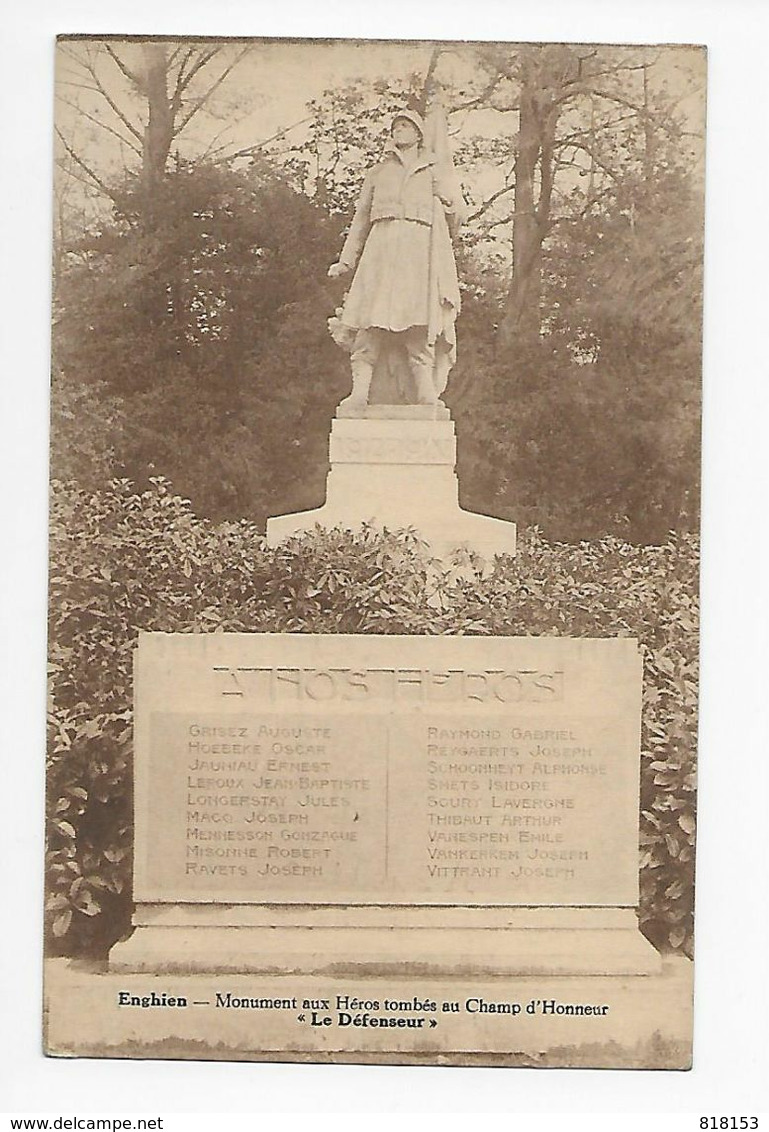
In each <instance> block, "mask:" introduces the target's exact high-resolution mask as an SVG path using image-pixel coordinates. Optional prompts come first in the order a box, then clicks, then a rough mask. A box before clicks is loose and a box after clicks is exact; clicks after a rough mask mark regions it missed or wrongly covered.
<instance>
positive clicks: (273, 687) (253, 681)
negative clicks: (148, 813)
mask: <svg viewBox="0 0 769 1132" xmlns="http://www.w3.org/2000/svg"><path fill="white" fill-rule="evenodd" d="M212 671H213V673H214V679H215V681H216V688H217V691H218V693H219V694H220V695H222V696H237V697H240V698H243V699H246V698H254V699H258V700H264V701H268V702H270V703H278V702H280V703H290V702H292V701H293V702H294V703H300V702H302V701H304V702H315V703H328V702H330V701H335V700H336V701H341V702H343V703H351V704H356V703H358V704H360V703H366V702H370V701H372V700H385V701H394V702H398V703H446V704H448V703H457V702H467V703H471V704H472V703H478V704H511V703H521V702H526V703H557V702H560V701H561V700H563V695H564V687H563V672H562V671H559V670H557V669H556V670H551V671H544V670H543V671H540V670H538V669H509V670H507V669H502V668H496V669H485V670H477V671H467V670H465V669H461V668H457V669H448V670H446V671H434V670H432V669H426V668H375V669H370V668H369V669H364V668H259V667H256V666H248V665H246V666H244V665H240V666H236V667H233V668H231V667H229V666H227V665H216V666H215V667H214V668H213V669H212Z"/></svg>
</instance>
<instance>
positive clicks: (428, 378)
mask: <svg viewBox="0 0 769 1132" xmlns="http://www.w3.org/2000/svg"><path fill="white" fill-rule="evenodd" d="M412 372H413V375H414V384H415V385H416V392H417V404H418V405H435V404H436V403H437V401H438V394H437V393H436V392H435V384H434V382H433V367H432V366H414V369H413V371H412Z"/></svg>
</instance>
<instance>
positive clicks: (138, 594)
mask: <svg viewBox="0 0 769 1132" xmlns="http://www.w3.org/2000/svg"><path fill="white" fill-rule="evenodd" d="M50 545H51V575H50V662H51V670H50V720H49V724H50V726H49V757H48V854H47V867H48V893H49V895H48V904H47V908H48V919H47V925H48V928H49V941H50V942H51V943H52V946H53V948H54V949H55V950H58V951H60V952H65V953H69V954H77V953H83V952H88V953H99V952H104V951H105V950H106V949H107V948H108V947H109V946H111V944H112V943H113V942H114V941H115V940H116V939H117V938H119V937H120V935H121V934H124V932H125V931H126V930H127V928H128V925H129V918H130V912H131V903H130V875H131V867H130V866H131V704H132V690H131V666H132V653H133V649H134V647H135V644H136V639H137V635H138V633H139V631H140V630H159V631H165V632H188V633H192V632H212V631H216V630H219V631H232V632H306V633H413V634H417V633H429V634H436V633H457V632H460V633H478V634H494V635H561V636H566V635H568V636H616V635H625V636H634V637H637V638H638V639H639V640H640V642H641V647H642V650H643V656H644V666H645V679H644V714H643V743H642V813H641V851H642V856H641V923H642V926H643V928H644V930H645V932H646V933H647V935H648V936H649V938H650V939H651V940H652V942H654V943H655V944H656V945H657V946H659V947H661V948H662V949H673V950H683V951H685V952H687V953H690V951H691V942H692V935H691V933H692V907H691V898H692V875H693V864H694V862H693V855H694V850H693V834H694V785H695V784H694V760H695V735H696V688H697V620H696V618H697V614H696V592H697V545H696V541H695V540H694V538H692V537H690V536H686V537H681V538H673V537H671V539H670V540H669V541H668V542H667V543H666V544H665V545H663V546H657V547H634V546H631V545H629V544H627V543H624V542H622V541H620V540H619V539H615V538H606V539H602V540H600V541H596V542H591V543H580V544H578V545H564V544H552V543H548V542H546V541H545V540H544V539H543V538H542V537H541V536H540V534H539V532H538V531H536V530H534V531H532V532H531V533H530V534H529V536H528V538H527V540H526V541H525V543H524V545H523V546H522V548H521V551H520V553H519V555H518V556H517V557H516V558H514V559H513V558H500V559H497V561H496V564H495V566H494V569H493V570H492V571H491V572H490V574H489V575H488V576H483V574H482V573H481V572H480V571H479V570H476V569H474V567H473V563H472V561H471V560H468V561H466V562H464V563H460V564H459V565H458V566H457V567H456V568H452V567H446V566H441V565H440V564H438V563H436V562H434V561H431V559H430V558H429V556H428V555H427V553H426V550H425V548H424V547H423V546H422V544H420V542H419V541H418V539H417V538H416V537H415V536H414V535H413V534H410V533H408V532H405V533H404V532H400V533H378V532H376V531H375V530H373V529H370V528H364V529H363V530H362V531H361V532H359V533H357V534H354V533H351V532H348V531H344V530H332V531H325V530H320V529H317V530H316V531H315V532H314V533H311V534H308V535H305V536H303V537H301V538H295V539H292V540H289V541H288V542H286V543H284V544H283V545H282V546H280V547H278V548H276V549H270V548H268V547H267V546H266V545H265V542H264V538H263V536H262V535H261V534H260V533H259V531H258V529H257V528H256V527H255V526H254V525H253V524H252V523H249V522H246V521H245V520H244V521H241V522H239V523H224V524H220V525H214V524H213V523H211V522H210V521H209V520H206V519H200V518H197V517H196V516H195V515H194V514H193V512H192V509H191V507H190V504H189V503H188V502H187V501H186V500H183V499H181V498H179V497H178V496H175V495H173V494H172V493H171V492H170V491H169V489H168V485H167V484H166V483H165V482H163V481H160V480H156V481H153V483H152V486H151V488H150V489H149V490H147V491H144V492H141V493H137V492H136V491H135V490H134V488H133V487H132V486H131V484H129V483H128V482H127V481H115V482H113V484H112V485H111V487H110V489H109V490H108V491H105V492H98V493H89V492H85V491H83V490H82V489H77V488H74V487H72V486H71V485H66V484H64V483H60V482H57V483H54V486H53V497H52V508H51V544H50Z"/></svg>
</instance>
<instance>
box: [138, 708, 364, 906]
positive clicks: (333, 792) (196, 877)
mask: <svg viewBox="0 0 769 1132" xmlns="http://www.w3.org/2000/svg"><path fill="white" fill-rule="evenodd" d="M153 732H154V739H155V744H156V746H158V747H159V749H162V750H163V751H164V758H163V760H162V762H161V761H160V760H158V766H157V769H156V772H155V775H154V788H155V790H157V791H162V792H163V794H164V795H165V813H166V825H165V827H164V829H163V830H162V831H160V836H159V840H160V842H161V851H160V853H159V854H157V855H156V857H155V863H154V868H155V869H156V870H157V872H158V874H159V875H160V876H161V877H162V878H163V882H164V883H169V882H170V883H172V884H174V885H178V886H180V887H181V889H182V891H188V892H191V893H196V892H200V891H201V890H204V891H207V890H208V889H211V888H216V889H218V890H219V891H220V892H222V893H225V894H226V893H228V892H235V893H237V894H239V895H241V896H242V895H244V894H248V895H250V896H252V897H258V898H261V899H262V900H267V901H269V900H278V901H279V900H280V899H281V893H286V892H288V893H290V894H291V893H295V892H298V891H301V892H305V893H307V894H312V893H315V892H317V891H321V890H330V889H334V890H337V889H340V888H345V889H350V890H355V889H356V888H359V887H360V885H361V884H365V885H368V886H371V885H381V884H382V883H383V881H384V871H385V856H384V849H383V846H384V834H385V815H384V812H383V810H382V807H381V793H382V782H383V779H384V774H385V769H386V768H385V765H384V761H383V758H382V751H381V750H380V749H379V747H378V744H377V739H376V736H372V737H371V739H369V740H368V741H367V744H366V749H365V752H364V749H363V746H362V736H361V734H360V732H359V729H358V728H357V726H356V725H355V723H354V722H351V721H333V722H332V721H328V720H314V719H308V718H307V717H305V718H302V719H291V718H287V717H285V716H284V717H280V718H277V717H273V718H270V717H266V716H265V717H259V716H248V717H237V718H232V717H230V718H226V717H225V718H222V717H216V716H206V715H201V716H196V717H189V716H182V715H175V714H161V715H158V716H156V717H155V718H154V720H153ZM364 753H365V754H366V755H367V756H368V757H367V758H365V759H364V758H363V755H364Z"/></svg>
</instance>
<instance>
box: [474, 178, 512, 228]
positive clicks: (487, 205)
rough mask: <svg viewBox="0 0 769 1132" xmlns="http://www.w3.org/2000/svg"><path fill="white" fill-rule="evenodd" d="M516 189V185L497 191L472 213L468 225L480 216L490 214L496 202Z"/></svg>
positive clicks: (505, 186) (506, 186)
mask: <svg viewBox="0 0 769 1132" xmlns="http://www.w3.org/2000/svg"><path fill="white" fill-rule="evenodd" d="M514 188H515V185H503V187H502V188H501V189H497V191H496V192H495V193H492V194H491V196H490V197H487V198H486V200H485V201H484V202H483V204H481V205H480V207H479V208H477V209H476V210H475V212H471V213H470V215H469V216H468V218H467V223H468V224H469V223H470V221H471V220H477V219H478V217H479V216H483V214H484V212H488V210H489V209H490V208H491V206H492V205H493V204H494V203H495V202H496V201H498V200H499V199H500V198H501V197H503V196H505V195H506V194H507V193H510V192H512V191H513V189H514Z"/></svg>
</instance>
